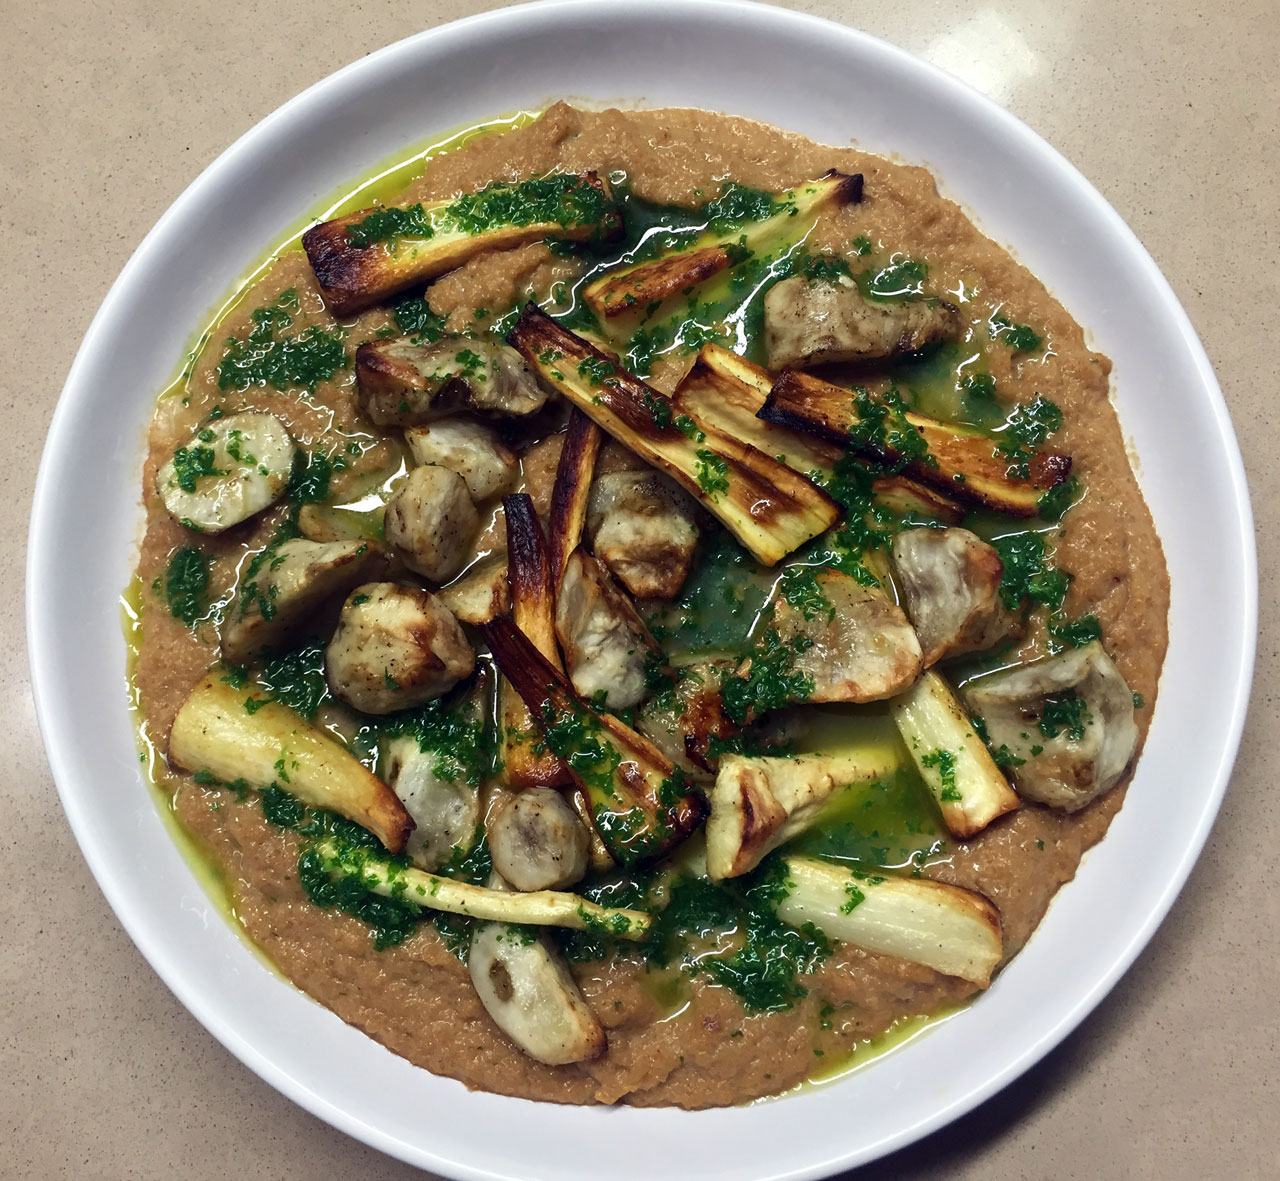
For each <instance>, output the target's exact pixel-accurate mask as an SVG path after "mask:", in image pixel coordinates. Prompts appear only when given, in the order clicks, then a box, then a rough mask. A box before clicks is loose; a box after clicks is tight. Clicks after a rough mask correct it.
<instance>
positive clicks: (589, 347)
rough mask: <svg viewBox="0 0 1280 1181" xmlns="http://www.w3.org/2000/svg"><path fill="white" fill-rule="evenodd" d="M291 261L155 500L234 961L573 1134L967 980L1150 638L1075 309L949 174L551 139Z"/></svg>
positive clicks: (687, 119)
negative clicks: (555, 1111) (594, 1115)
mask: <svg viewBox="0 0 1280 1181" xmlns="http://www.w3.org/2000/svg"><path fill="white" fill-rule="evenodd" d="M304 246H305V253H304V252H297V251H294V252H289V253H285V254H282V255H281V256H280V257H279V258H278V259H277V260H276V261H275V262H274V263H273V264H272V266H271V267H270V269H269V270H268V271H267V273H266V275H265V277H264V278H263V279H262V280H261V281H260V282H259V283H258V284H257V285H255V286H254V287H253V288H252V289H251V290H250V291H248V292H247V293H246V296H245V298H244V300H243V301H242V302H241V303H240V304H239V305H238V308H237V310H236V311H234V312H233V313H232V314H231V315H230V316H229V317H228V318H227V319H226V320H225V321H224V322H223V323H222V324H220V325H219V327H218V330H217V332H216V333H215V334H213V335H212V336H211V337H210V339H209V340H208V342H207V343H206V344H205V345H204V346H203V348H202V349H201V350H200V353H199V355H198V356H197V357H196V358H195V359H194V361H193V365H192V368H191V372H190V374H189V375H188V377H187V378H186V379H185V380H184V382H183V383H182V388H181V390H179V391H178V392H177V393H176V394H171V395H168V396H166V397H165V398H163V399H162V400H161V402H160V404H159V407H158V409H157V416H156V419H155V422H154V425H153V428H152V434H151V454H150V459H149V461H148V465H147V471H146V476H145V480H144V484H145V487H144V495H145V498H146V502H147V509H148V531H147V537H146V541H145V543H144V546H143V552H142V555H141V560H140V566H139V572H140V575H141V579H142V583H143V586H144V588H145V589H144V591H143V595H144V608H145V627H144V639H143V643H142V647H141V651H140V655H139V660H138V665H137V673H136V676H137V686H138V690H139V693H140V697H141V701H142V705H143V710H144V713H145V715H146V718H147V721H148V726H149V731H150V734H151V736H152V737H153V738H154V739H155V741H156V742H157V743H158V744H159V746H160V747H161V749H162V750H164V751H165V752H166V753H167V757H168V765H169V770H168V772H167V775H166V780H165V782H166V785H167V788H168V790H171V791H172V792H173V793H174V806H175V809H176V811H177V814H178V816H179V818H180V819H181V821H182V822H183V824H184V825H185V826H186V827H187V829H188V830H189V831H190V832H192V833H193V834H194V835H195V836H196V837H197V838H198V839H199V840H200V841H201V842H203V844H204V846H205V847H206V849H207V852H208V855H209V856H210V857H211V858H212V859H213V860H214V861H215V863H217V864H218V865H219V866H221V867H222V869H223V872H224V874H225V878H226V881H227V885H228V892H229V895H230V897H231V899H232V900H233V904H234V907H235V911H236V915H237V917H238V919H239V921H241V922H242V923H243V924H244V927H245V929H246V931H247V932H248V934H249V935H250V937H251V938H252V939H253V940H254V941H255V942H256V943H257V944H258V945H259V946H260V947H261V948H262V949H263V950H264V951H265V952H266V954H267V955H268V956H269V957H270V958H271V959H272V960H273V961H274V962H275V963H276V964H277V965H278V966H279V967H280V969H281V970H282V971H283V972H284V973H285V974H286V975H287V976H288V977H289V978H290V979H292V980H293V981H294V982H295V983H297V984H298V985H299V986H300V987H302V988H304V989H305V990H307V991H308V992H310V993H311V994H312V995H314V996H316V997H317V999H319V1000H321V1001H322V1003H325V1004H326V1005H328V1006H329V1007H330V1008H332V1009H334V1011H335V1012H337V1013H338V1014H339V1015H340V1016H342V1017H343V1018H344V1019H346V1020H348V1021H351V1022H353V1023H354V1024H357V1025H359V1026H360V1027H361V1028H363V1029H365V1030H366V1031H367V1032H369V1033H370V1034H371V1035H372V1036H374V1037H376V1038H377V1039H378V1040H379V1041H381V1042H383V1043H384V1044H386V1045H388V1046H389V1047H390V1048H391V1049H393V1050H395V1051H396V1052H398V1053H400V1054H403V1055H404V1056H405V1057H407V1058H409V1059H410V1060H411V1061H413V1062H416V1063H418V1064H420V1065H423V1066H425V1067H427V1068H428V1069H431V1070H433V1071H436V1072H437V1073H443V1074H448V1075H451V1076H453V1077H456V1078H460V1079H461V1080H462V1081H464V1082H466V1083H468V1084H469V1085H472V1086H478V1087H483V1088H486V1089H490V1090H495V1091H501V1092H505V1093H512V1094H520V1095H526V1096H529V1097H533V1098H544V1099H551V1100H558V1101H567V1102H593V1101H595V1102H618V1101H625V1102H629V1103H638V1104H680V1105H684V1106H706V1105H712V1104H724V1103H735V1102H741V1101H744V1100H747V1099H750V1098H754V1097H756V1096H759V1095H763V1094H771V1093H775V1092H777V1091H780V1090H783V1089H786V1088H788V1087H790V1086H792V1085H794V1084H795V1083H797V1082H800V1081H802V1080H803V1079H805V1078H808V1077H811V1076H813V1075H814V1074H816V1073H822V1072H823V1071H824V1069H826V1068H827V1067H828V1066H829V1064H831V1063H837V1064H838V1063H841V1062H844V1061H846V1060H847V1059H848V1058H849V1055H850V1054H851V1053H853V1052H854V1051H855V1050H857V1049H858V1048H859V1047H860V1046H861V1045H863V1044H864V1043H865V1042H866V1041H867V1040H868V1039H871V1038H875V1037H877V1036H879V1035H882V1034H884V1033H885V1031H887V1030H890V1029H893V1028H902V1027H903V1026H904V1024H905V1023H907V1022H909V1021H911V1020H912V1019H917V1018H921V1017H925V1016H928V1015H930V1014H934V1013H937V1012H939V1011H942V1010H944V1009H946V1008H949V1007H950V1006H953V1005H955V1004H958V1003H960V1002H962V1001H964V1000H966V999H968V998H969V997H970V996H972V995H973V994H974V993H975V992H977V991H979V990H980V989H982V988H984V987H985V986H986V985H987V984H988V983H989V982H990V980H991V978H992V975H993V973H995V972H997V971H998V970H999V968H1000V966H1001V965H1002V964H1003V963H1005V962H1006V961H1007V959H1008V957H1009V956H1010V955H1012V954H1013V953H1015V952H1016V951H1017V949H1018V948H1019V947H1020V946H1021V945H1022V944H1023V943H1024V942H1025V940H1026V938H1027V937H1028V936H1029V934H1030V933H1031V931H1032V929H1033V928H1034V926H1035V924H1036V923H1037V922H1038V920H1039V918H1040V916H1041V915H1042V914H1043V912H1044V909H1045V907H1046V906H1047V905H1048V902H1049V900H1050V898H1051V897H1052V895H1053V893H1054V891H1055V890H1056V889H1057V887H1058V886H1059V885H1060V884H1061V883H1062V882H1063V881H1065V880H1067V879H1069V878H1070V877H1071V876H1072V874H1073V873H1074V871H1075V866H1076V864H1077V862H1078V859H1079V856H1080V854H1081V852H1082V851H1083V850H1084V849H1085V848H1087V847H1088V846H1089V845H1090V844H1092V843H1093V842H1094V841H1096V840H1097V839H1099V837H1100V836H1101V835H1102V834H1103V832H1104V831H1105V829H1106V826H1107V823H1108V822H1109V820H1110V818H1111V816H1112V815H1113V814H1114V812H1115V810H1116V809H1117V808H1118V807H1119V805H1120V803H1121V799H1122V795H1123V786H1122V783H1123V780H1124V777H1125V775H1126V773H1127V771H1128V769H1129V768H1130V767H1131V765H1132V761H1133V759H1134V757H1135V756H1136V752H1137V748H1138V745H1139V743H1140V738H1141V734H1142V732H1143V731H1144V730H1145V724H1146V720H1147V718H1148V717H1149V714H1150V706H1151V703H1152V701H1153V699H1154V691H1155V685H1156V679H1157V676H1158V672H1159V668H1160V663H1161V660H1162V657H1163V651H1164V644H1165V631H1164V629H1165V614H1166V611H1167V583H1166V579H1165V574H1164V567H1163V561H1162V557H1161V554H1160V548H1159V542H1158V540H1157V539H1156V537H1155V534H1154V530H1153V528H1152V526H1151V522H1150V518H1149V516H1148V514H1147V512H1146V508H1145V505H1144V504H1143V503H1142V500H1141V497H1140V494H1139V493H1138V490H1137V487H1136V484H1135V482H1134V480H1133V476H1132V473H1131V471H1130V470H1129V467H1128V463H1127V460H1126V458H1125V454H1124V448H1123V441H1122V439H1121V437H1120V434H1119V430H1118V427H1117V424H1116V421H1115V417H1114V413H1113V411H1112V409H1111V406H1110V404H1109V402H1108V379H1107V374H1108V365H1107V363H1106V361H1105V359H1103V358H1101V357H1098V356H1097V355H1095V354H1092V353H1090V352H1089V351H1088V350H1087V349H1086V348H1085V346H1084V343H1083V338H1082V334H1081V332H1080V329H1079V328H1078V327H1077V326H1076V325H1075V324H1074V323H1073V322H1072V321H1071V319H1070V317H1069V316H1068V315H1067V314H1066V313H1065V312H1064V311H1063V309H1062V308H1061V307H1059V306H1058V305H1057V304H1056V303H1055V302H1054V301H1053V300H1052V299H1051V298H1050V297H1049V296H1048V295H1047V294H1046V293H1045V292H1044V290H1043V288H1041V287H1040V286H1039V284H1037V283H1036V282H1035V280H1034V279H1032V278H1031V277H1030V276H1029V275H1028V274H1027V273H1026V272H1025V271H1023V270H1022V269H1021V268H1020V267H1018V266H1017V264H1015V263H1014V262H1013V261H1012V260H1011V259H1010V258H1009V257H1008V256H1007V255H1006V254H1005V253H1004V252H1003V251H1001V250H999V249H998V248H997V247H995V246H994V245H993V244H992V243H990V242H989V241H987V240H986V239H985V238H983V237H982V236H981V235H980V234H979V233H978V232H977V231H976V230H975V229H974V228H973V226H972V225H971V224H970V223H969V222H968V221H967V219H965V218H964V216H963V214H962V213H961V212H960V211H959V210H958V209H957V208H956V207H955V206H953V205H951V204H949V203H948V202H945V201H943V200H942V199H940V198H939V197H938V196H937V194H936V191H935V190H934V187H933V183H932V180H931V178H929V177H928V176H927V174H925V173H923V172H922V171H921V170H919V169H912V168H907V167H904V166H899V165H893V164H890V163H888V162H886V161H884V160H880V159H877V158H875V157H870V156H866V155H863V154H861V153H858V152H855V151H852V150H849V149H832V148H826V147H822V146H820V145H816V144H812V143H809V142H808V141H804V140H801V139H799V138H797V137H794V136H791V135H788V134H786V133H784V132H780V131H776V130H773V129H769V128H765V127H761V126H759V125H756V124H750V123H746V122H743V121H740V120H733V119H729V118H725V117H722V116H714V115H708V114H706V113H703V112H690V111H667V112H631V113H619V112H604V113H599V114H591V113H585V112H579V111H575V110H572V109H570V108H566V107H555V108H552V109H551V110H550V111H549V112H547V113H546V114H545V115H544V116H543V117H542V118H541V119H540V120H538V121H537V122H535V123H533V124H532V125H530V126H528V127H526V128H523V129H521V130H518V131H513V132H510V133H508V134H506V135H504V136H502V137H492V138H485V139H480V140H477V141H474V142H472V143H471V144H469V145H468V146H467V147H465V148H462V149H460V150H459V151H457V152H455V153H451V154H449V155H446V156H442V157H440V158H438V159H436V160H435V161H433V162H432V164H431V165H430V167H429V168H428V169H427V171H426V173H425V174H424V176H423V177H422V179H421V180H420V181H418V182H415V184H414V185H413V186H412V187H411V189H410V191H409V192H408V193H405V194H401V195H399V196H397V197H395V198H394V199H392V200H389V201H388V202H387V203H386V204H384V205H380V206H377V207H374V208H369V209H365V210H361V211H359V212H357V213H353V214H350V215H347V216H344V217H341V218H338V219H336V220H334V221H331V222H328V223H325V224H322V225H320V226H317V227H315V228H313V229H312V230H310V231H309V232H308V234H307V235H306V236H305V238H304ZM1117 522H1122V523H1123V527H1117Z"/></svg>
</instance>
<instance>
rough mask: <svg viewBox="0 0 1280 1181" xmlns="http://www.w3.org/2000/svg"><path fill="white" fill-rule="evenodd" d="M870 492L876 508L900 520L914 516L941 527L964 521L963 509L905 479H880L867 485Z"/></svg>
mask: <svg viewBox="0 0 1280 1181" xmlns="http://www.w3.org/2000/svg"><path fill="white" fill-rule="evenodd" d="M871 492H872V495H873V496H874V498H875V501H876V503H877V504H879V505H883V506H884V507H885V508H887V509H889V510H891V511H892V512H895V513H897V514H898V515H899V516H900V517H905V516H907V515H908V514H909V513H915V515H916V516H917V517H921V518H924V519H930V518H932V519H935V520H938V521H941V522H942V523H943V524H944V525H959V524H960V522H961V521H963V520H964V515H965V508H964V505H962V504H959V503H957V502H956V501H955V500H953V499H952V498H951V497H950V496H943V495H942V493H941V492H937V491H935V490H934V489H933V488H928V487H926V486H925V485H924V484H921V483H920V482H919V481H917V480H913V479H911V478H910V477H909V476H901V475H899V476H880V477H878V478H877V479H874V480H872V481H871Z"/></svg>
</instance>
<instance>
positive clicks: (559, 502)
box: [547, 406, 601, 587]
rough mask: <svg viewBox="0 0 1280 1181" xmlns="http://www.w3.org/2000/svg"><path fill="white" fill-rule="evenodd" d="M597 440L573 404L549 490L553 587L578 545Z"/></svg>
mask: <svg viewBox="0 0 1280 1181" xmlns="http://www.w3.org/2000/svg"><path fill="white" fill-rule="evenodd" d="M600 441H601V433H600V428H599V427H598V426H596V424H595V423H594V422H592V421H591V419H589V418H588V417H587V416H586V415H585V414H583V413H582V411H581V410H579V409H578V408H577V407H576V406H575V407H574V408H573V409H572V410H571V411H570V412H569V429H568V430H567V431H566V432H565V437H564V447H563V448H562V450H561V451H560V462H559V464H558V465H557V467H556V482H555V484H554V486H553V487H552V489H551V523H550V534H551V535H550V537H549V538H548V540H547V544H548V545H549V546H550V560H551V575H552V578H553V579H554V580H555V583H556V585H557V587H558V586H559V585H560V579H561V578H563V577H564V570H565V567H566V566H567V565H568V564H569V555H570V554H571V553H573V551H574V550H575V549H577V548H578V544H579V542H581V540H582V531H583V529H584V528H585V527H586V523H587V506H588V504H589V503H590V499H591V481H592V478H593V477H594V475H595V470H596V456H597V455H599V453H600Z"/></svg>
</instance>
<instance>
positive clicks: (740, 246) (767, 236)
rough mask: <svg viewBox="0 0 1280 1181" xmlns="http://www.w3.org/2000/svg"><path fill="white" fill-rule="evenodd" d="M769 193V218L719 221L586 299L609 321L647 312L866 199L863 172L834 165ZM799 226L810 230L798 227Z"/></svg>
mask: <svg viewBox="0 0 1280 1181" xmlns="http://www.w3.org/2000/svg"><path fill="white" fill-rule="evenodd" d="M769 197H770V200H769V206H768V207H769V210H770V213H769V215H768V216H766V217H762V218H759V219H757V220H751V221H745V220H743V221H739V220H728V221H720V220H716V219H713V220H712V222H711V224H709V225H708V226H707V228H706V229H705V230H703V231H702V232H701V233H699V234H697V235H694V236H692V237H691V238H690V239H689V241H688V242H687V243H685V244H684V245H683V246H681V247H679V248H677V249H675V250H671V251H667V252H666V253H663V254H661V255H659V256H658V257H656V258H644V259H640V260H637V261H632V262H624V263H623V264H622V265H621V266H617V267H613V268H612V269H611V270H609V271H607V272H606V273H605V274H603V275H602V276H601V277H600V278H599V279H596V280H595V281H594V282H592V283H589V284H588V285H587V287H586V288H585V289H584V290H583V296H584V298H585V299H586V301H587V303H588V304H590V305H591V307H592V308H593V309H594V310H595V311H596V312H597V313H598V314H599V315H601V316H604V317H605V318H606V319H613V318H614V317H616V316H622V315H626V314H627V313H629V312H641V311H647V310H649V309H651V308H653V306H654V305H655V304H661V303H662V302H663V301H664V300H666V299H669V298H670V297H671V296H673V295H679V294H681V293H684V292H687V291H688V290H689V288H691V287H695V286H697V285H698V284H699V283H703V282H705V281H706V280H707V279H710V278H711V277H712V276H714V275H717V274H719V273H720V272H721V271H724V270H727V269H728V268H729V267H732V266H734V265H735V264H736V263H739V262H742V261H745V260H746V259H747V258H749V257H751V255H752V254H753V253H756V252H757V251H759V250H760V249H761V247H763V246H766V245H768V244H769V243H771V242H773V241H775V240H781V239H783V238H785V237H797V236H799V234H800V233H804V232H807V230H808V228H809V226H811V225H812V222H811V220H810V218H811V217H812V215H813V214H815V213H817V212H818V210H820V209H822V208H824V207H826V206H835V207H838V206H841V205H850V204H856V203H857V202H859V201H861V200H862V176H861V174H857V175H854V176H849V175H847V174H845V173H842V172H837V171H836V170H835V169H832V170H831V171H829V172H827V173H826V174H825V175H824V176H822V177H820V178H819V179H818V180H815V181H810V182H809V183H807V184H802V185H797V186H796V187H795V188H793V189H787V190H786V191H784V192H781V193H773V194H769ZM799 226H803V227H804V228H803V229H802V230H799V231H798V230H797V227H799Z"/></svg>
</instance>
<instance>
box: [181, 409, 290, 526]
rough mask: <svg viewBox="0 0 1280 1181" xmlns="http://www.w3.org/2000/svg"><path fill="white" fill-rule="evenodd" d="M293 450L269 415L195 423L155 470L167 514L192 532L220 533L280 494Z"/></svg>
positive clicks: (249, 414) (281, 425) (251, 413)
mask: <svg viewBox="0 0 1280 1181" xmlns="http://www.w3.org/2000/svg"><path fill="white" fill-rule="evenodd" d="M296 454H297V448H296V447H295V446H294V442H293V439H292V438H291V437H290V435H289V432H288V430H287V429H286V428H285V425H284V423H282V422H281V421H280V420H279V419H278V418H276V417H275V416H274V415H271V414H259V413H256V412H254V411H245V412H244V413H243V414H233V415H231V416H230V417H229V418H220V419H217V420H216V421H214V422H210V423H209V424H208V425H207V426H204V427H201V428H200V430H198V431H197V432H196V433H195V434H194V435H193V436H192V437H191V438H190V439H188V440H187V442H186V443H185V444H184V445H183V446H181V447H179V448H178V449H177V450H176V451H175V452H174V453H173V455H172V456H171V457H170V458H169V460H168V461H167V462H166V463H164V464H163V465H162V466H161V467H160V470H159V471H158V472H156V491H157V492H158V493H159V495H160V499H161V500H162V501H163V502H164V507H165V508H166V509H167V510H168V512H169V515H170V516H171V517H173V518H174V519H175V520H177V521H180V522H181V523H182V524H183V525H185V526H186V527H187V528H188V529H193V530H194V531H195V532H197V533H221V532H222V531H223V530H224V529H230V528H231V526H232V525H238V524H240V522H241V521H247V520H248V519H249V518H250V517H252V516H253V515H254V514H255V513H260V512H261V511H262V510H263V509H264V508H267V507H268V506H269V505H272V504H274V503H275V502H276V501H277V500H279V499H280V497H281V496H283V495H284V491H285V488H287V487H288V484H289V475H290V473H291V472H292V470H293V460H294V456H295V455H296Z"/></svg>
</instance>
